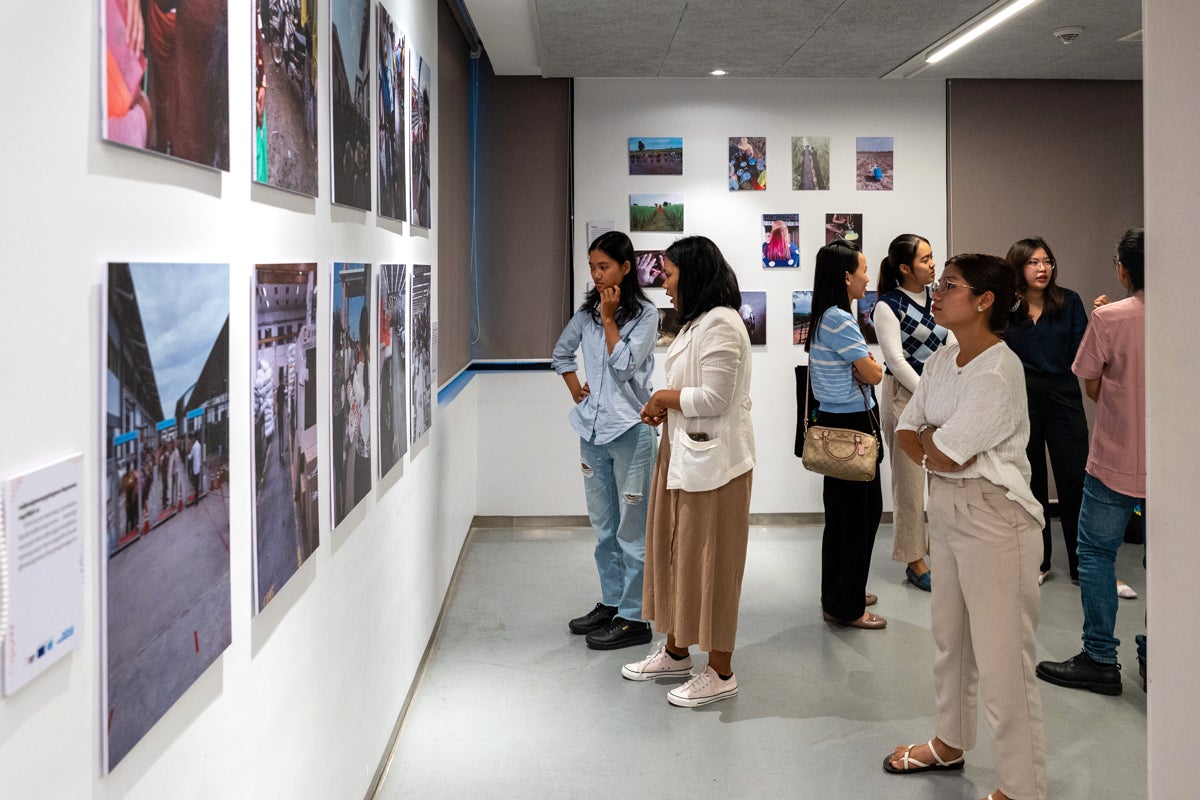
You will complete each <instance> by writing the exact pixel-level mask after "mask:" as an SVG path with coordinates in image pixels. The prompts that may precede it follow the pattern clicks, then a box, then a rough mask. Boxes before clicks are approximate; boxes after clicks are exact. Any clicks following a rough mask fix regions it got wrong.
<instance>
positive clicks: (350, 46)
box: [260, 0, 371, 211]
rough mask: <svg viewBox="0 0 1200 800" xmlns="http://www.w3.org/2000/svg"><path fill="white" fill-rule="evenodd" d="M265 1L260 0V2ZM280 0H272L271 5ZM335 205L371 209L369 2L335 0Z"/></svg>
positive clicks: (332, 28) (332, 10)
mask: <svg viewBox="0 0 1200 800" xmlns="http://www.w3.org/2000/svg"><path fill="white" fill-rule="evenodd" d="M260 1H261V0H260ZM276 1H282V0H272V2H276ZM329 13H330V22H331V24H330V31H331V34H330V39H331V40H332V41H331V42H330V47H329V51H330V53H331V55H332V58H331V59H330V72H331V74H332V80H331V83H332V86H333V100H332V105H333V120H332V128H333V136H332V137H330V138H331V141H330V147H331V149H332V151H333V165H332V174H333V202H334V203H336V204H337V205H340V206H350V207H351V208H358V209H362V210H363V211H370V210H371V65H370V58H371V56H370V52H369V48H368V47H367V42H368V37H369V36H370V32H371V4H370V2H369V0H332V4H331V6H330V11H329Z"/></svg>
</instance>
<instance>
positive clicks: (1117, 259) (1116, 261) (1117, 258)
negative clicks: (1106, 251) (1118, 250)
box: [1112, 256, 1121, 267]
mask: <svg viewBox="0 0 1200 800" xmlns="http://www.w3.org/2000/svg"><path fill="white" fill-rule="evenodd" d="M1112 258H1113V266H1114V267H1119V266H1121V257H1120V256H1113V257H1112Z"/></svg>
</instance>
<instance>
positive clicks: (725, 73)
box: [708, 69, 729, 78]
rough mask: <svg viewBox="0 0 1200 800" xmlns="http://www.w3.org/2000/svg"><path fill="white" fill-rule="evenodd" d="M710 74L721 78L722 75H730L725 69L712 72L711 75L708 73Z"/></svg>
mask: <svg viewBox="0 0 1200 800" xmlns="http://www.w3.org/2000/svg"><path fill="white" fill-rule="evenodd" d="M708 74H709V75H716V76H717V77H718V78H719V77H721V76H722V75H728V74H729V73H727V72H726V71H725V70H723V69H714V70H713V71H712V72H710V73H708Z"/></svg>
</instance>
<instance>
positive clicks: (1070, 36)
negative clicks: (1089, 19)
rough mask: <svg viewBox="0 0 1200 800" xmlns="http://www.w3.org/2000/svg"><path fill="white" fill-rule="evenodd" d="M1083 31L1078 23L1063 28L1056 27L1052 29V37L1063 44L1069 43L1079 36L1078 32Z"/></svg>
mask: <svg viewBox="0 0 1200 800" xmlns="http://www.w3.org/2000/svg"><path fill="white" fill-rule="evenodd" d="M1081 33H1083V28H1081V27H1079V26H1078V25H1068V26H1067V27H1065V28H1058V29H1057V30H1055V31H1054V38H1055V39H1058V40H1059V41H1060V42H1062V43H1063V44H1070V43H1071V42H1073V41H1075V40H1076V39H1078V38H1079V34H1081Z"/></svg>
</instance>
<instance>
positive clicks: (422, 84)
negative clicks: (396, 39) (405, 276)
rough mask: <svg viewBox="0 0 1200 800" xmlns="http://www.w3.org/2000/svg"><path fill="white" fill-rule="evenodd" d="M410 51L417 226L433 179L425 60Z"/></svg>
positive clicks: (423, 221) (423, 219) (425, 218)
mask: <svg viewBox="0 0 1200 800" xmlns="http://www.w3.org/2000/svg"><path fill="white" fill-rule="evenodd" d="M409 52H411V53H412V67H411V69H412V79H411V80H410V83H411V85H412V122H411V123H410V125H411V128H412V217H411V219H410V221H411V222H412V224H413V225H416V226H417V227H418V228H429V227H431V226H432V225H433V220H432V219H431V218H430V216H429V214H430V211H429V186H430V181H432V180H433V173H432V169H433V163H432V162H431V161H430V158H429V115H430V107H429V79H430V72H429V64H428V63H427V62H426V61H425V59H423V58H421V57H420V56H419V55H417V52H416V51H415V50H412V49H411V48H410V49H409Z"/></svg>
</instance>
